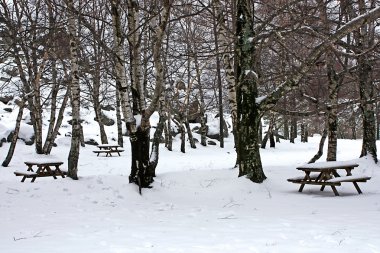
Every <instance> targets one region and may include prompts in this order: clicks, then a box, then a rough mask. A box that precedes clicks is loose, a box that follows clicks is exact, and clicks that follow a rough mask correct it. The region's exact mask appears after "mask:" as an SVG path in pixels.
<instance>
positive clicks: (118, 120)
mask: <svg viewBox="0 0 380 253" xmlns="http://www.w3.org/2000/svg"><path fill="white" fill-rule="evenodd" d="M116 125H117V144H119V146H120V147H123V146H124V140H123V124H122V121H121V111H120V93H119V89H116Z"/></svg>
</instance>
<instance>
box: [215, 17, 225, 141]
mask: <svg viewBox="0 0 380 253" xmlns="http://www.w3.org/2000/svg"><path fill="white" fill-rule="evenodd" d="M215 16H216V18H218V20H215V18H214V19H213V21H214V22H213V31H214V45H215V51H216V79H217V86H218V111H219V143H220V147H221V148H224V133H223V129H224V128H223V124H224V119H223V86H222V74H221V67H220V65H221V64H220V57H219V51H220V50H219V40H218V30H219V29H220V28H219V27H220V26H222V25H223V18H222V15H219V16H218V15H215ZM219 37H220V36H219Z"/></svg>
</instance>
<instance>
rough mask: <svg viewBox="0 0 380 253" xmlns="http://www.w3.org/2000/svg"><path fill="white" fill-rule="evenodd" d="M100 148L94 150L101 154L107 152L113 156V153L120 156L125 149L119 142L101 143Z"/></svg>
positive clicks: (107, 154)
mask: <svg viewBox="0 0 380 253" xmlns="http://www.w3.org/2000/svg"><path fill="white" fill-rule="evenodd" d="M97 147H98V148H99V150H94V151H92V152H94V153H95V154H97V156H99V154H106V157H107V156H112V153H117V154H118V155H119V156H120V152H124V149H120V145H118V144H100V145H98V146H97Z"/></svg>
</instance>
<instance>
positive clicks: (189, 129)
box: [184, 120, 197, 148]
mask: <svg viewBox="0 0 380 253" xmlns="http://www.w3.org/2000/svg"><path fill="white" fill-rule="evenodd" d="M184 124H185V127H186V131H187V137H188V138H189V142H190V147H191V148H197V146H196V145H195V141H194V138H193V133H192V132H191V128H190V124H189V121H188V120H186V121H185V122H184Z"/></svg>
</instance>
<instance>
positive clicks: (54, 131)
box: [44, 85, 71, 154]
mask: <svg viewBox="0 0 380 253" xmlns="http://www.w3.org/2000/svg"><path fill="white" fill-rule="evenodd" d="M70 89H71V88H70V85H68V87H67V88H66V93H65V95H64V97H63V100H62V103H61V107H60V108H59V111H58V116H57V119H55V117H54V121H55V124H51V125H50V124H49V130H48V134H47V136H46V140H45V144H44V154H50V152H51V150H52V148H53V145H54V141H55V139H56V138H57V135H58V131H59V128H60V127H61V125H62V121H63V116H64V112H65V109H66V105H67V101H68V100H69V94H70V92H71V90H70ZM52 103H53V102H52ZM52 110H53V109H52ZM54 110H55V109H54ZM50 120H51V121H53V120H52V119H50ZM50 127H51V129H50Z"/></svg>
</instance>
